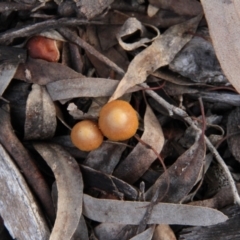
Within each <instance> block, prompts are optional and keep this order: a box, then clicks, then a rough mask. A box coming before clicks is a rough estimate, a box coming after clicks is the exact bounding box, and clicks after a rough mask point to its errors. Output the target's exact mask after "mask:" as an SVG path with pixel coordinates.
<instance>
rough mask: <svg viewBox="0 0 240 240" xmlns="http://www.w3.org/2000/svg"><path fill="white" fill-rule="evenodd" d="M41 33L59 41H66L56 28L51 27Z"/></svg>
mask: <svg viewBox="0 0 240 240" xmlns="http://www.w3.org/2000/svg"><path fill="white" fill-rule="evenodd" d="M39 35H40V36H43V37H46V38H51V39H54V40H57V41H62V42H65V41H66V39H65V38H64V37H63V36H62V35H61V34H60V33H59V32H58V31H56V30H54V29H49V30H47V31H44V32H41V33H40V34H39Z"/></svg>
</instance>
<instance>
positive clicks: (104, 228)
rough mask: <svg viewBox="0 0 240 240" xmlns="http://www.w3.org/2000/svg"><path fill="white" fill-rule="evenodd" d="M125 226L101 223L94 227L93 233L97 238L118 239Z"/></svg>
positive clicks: (105, 239)
mask: <svg viewBox="0 0 240 240" xmlns="http://www.w3.org/2000/svg"><path fill="white" fill-rule="evenodd" d="M125 226H126V225H123V224H116V223H101V224H99V225H98V226H97V227H95V228H94V233H95V235H96V237H97V238H98V239H104V240H118V239H119V237H120V234H121V233H122V231H123V229H124V227H125Z"/></svg>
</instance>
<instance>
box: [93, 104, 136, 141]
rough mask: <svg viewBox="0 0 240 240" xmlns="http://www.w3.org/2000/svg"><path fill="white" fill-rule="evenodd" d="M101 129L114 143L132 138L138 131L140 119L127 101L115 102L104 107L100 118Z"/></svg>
mask: <svg viewBox="0 0 240 240" xmlns="http://www.w3.org/2000/svg"><path fill="white" fill-rule="evenodd" d="M98 124H99V128H100V130H101V131H102V133H103V135H104V136H106V137H107V138H108V139H110V140H112V141H123V140H127V139H129V138H131V137H132V136H133V135H134V134H135V133H136V131H137V129H138V117H137V113H136V111H135V110H134V109H133V107H132V106H131V105H130V104H129V103H128V102H126V101H122V100H115V101H112V102H109V103H107V104H106V105H104V106H103V108H102V109H101V111H100V116H99V122H98Z"/></svg>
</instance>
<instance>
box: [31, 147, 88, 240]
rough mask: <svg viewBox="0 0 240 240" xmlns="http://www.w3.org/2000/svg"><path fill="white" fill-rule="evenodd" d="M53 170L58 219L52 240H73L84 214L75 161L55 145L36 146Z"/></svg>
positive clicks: (78, 171) (81, 186)
mask: <svg viewBox="0 0 240 240" xmlns="http://www.w3.org/2000/svg"><path fill="white" fill-rule="evenodd" d="M34 148H35V149H36V150H37V151H38V153H39V154H40V155H41V156H42V157H43V159H44V160H45V161H46V162H47V164H48V165H49V167H50V168H51V169H52V171H53V173H54V176H55V179H56V184H57V189H58V203H57V218H56V221H55V224H54V227H53V229H52V233H51V236H50V238H49V239H50V240H66V239H71V237H72V236H73V234H74V232H75V231H76V229H77V227H78V223H79V220H80V217H81V214H82V197H83V181H82V175H81V172H80V169H79V166H78V164H77V162H76V161H75V159H74V158H73V157H71V155H70V154H69V153H68V152H66V151H65V150H64V149H63V148H62V147H60V146H58V145H55V144H34Z"/></svg>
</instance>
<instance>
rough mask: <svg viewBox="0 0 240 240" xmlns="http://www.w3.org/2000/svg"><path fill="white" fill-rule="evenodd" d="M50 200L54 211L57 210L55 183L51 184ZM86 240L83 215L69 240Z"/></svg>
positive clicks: (85, 226) (86, 232) (86, 233)
mask: <svg viewBox="0 0 240 240" xmlns="http://www.w3.org/2000/svg"><path fill="white" fill-rule="evenodd" d="M51 195H52V199H53V203H54V207H55V209H57V201H58V190H57V184H56V181H55V182H54V183H53V184H52V192H51ZM79 239H83V240H85V239H86V240H87V239H88V230H87V225H86V222H85V219H84V217H83V215H81V218H80V220H79V223H78V226H77V229H76V231H75V232H74V234H73V236H72V237H71V240H79Z"/></svg>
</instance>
